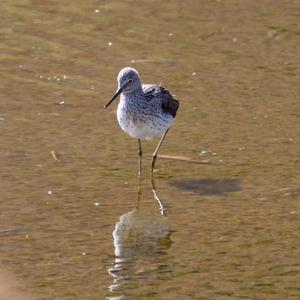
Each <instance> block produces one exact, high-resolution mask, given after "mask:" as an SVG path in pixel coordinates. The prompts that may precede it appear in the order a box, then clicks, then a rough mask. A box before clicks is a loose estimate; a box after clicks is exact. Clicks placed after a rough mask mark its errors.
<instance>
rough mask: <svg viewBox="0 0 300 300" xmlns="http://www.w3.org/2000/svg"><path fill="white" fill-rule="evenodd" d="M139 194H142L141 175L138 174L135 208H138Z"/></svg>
mask: <svg viewBox="0 0 300 300" xmlns="http://www.w3.org/2000/svg"><path fill="white" fill-rule="evenodd" d="M141 195H142V187H141V176H139V177H138V196H137V201H136V209H138V208H139V205H140V200H141Z"/></svg>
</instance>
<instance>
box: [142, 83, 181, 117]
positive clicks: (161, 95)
mask: <svg viewBox="0 0 300 300" xmlns="http://www.w3.org/2000/svg"><path fill="white" fill-rule="evenodd" d="M143 92H144V96H145V97H146V98H147V99H148V101H151V100H154V99H160V101H161V108H162V109H163V111H164V112H165V113H169V114H171V115H172V116H173V117H175V116H176V112H177V110H178V107H179V100H177V99H176V97H175V96H173V95H172V94H171V93H170V92H169V91H168V90H167V89H166V88H164V87H163V86H162V85H156V84H143Z"/></svg>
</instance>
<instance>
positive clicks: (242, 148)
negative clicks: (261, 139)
mask: <svg viewBox="0 0 300 300" xmlns="http://www.w3.org/2000/svg"><path fill="white" fill-rule="evenodd" d="M245 149H246V147H238V150H239V151H243V150H245Z"/></svg>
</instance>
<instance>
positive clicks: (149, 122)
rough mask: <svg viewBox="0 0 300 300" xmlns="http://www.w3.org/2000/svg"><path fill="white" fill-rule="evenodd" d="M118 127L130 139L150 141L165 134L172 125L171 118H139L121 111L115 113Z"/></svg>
mask: <svg viewBox="0 0 300 300" xmlns="http://www.w3.org/2000/svg"><path fill="white" fill-rule="evenodd" d="M117 117H118V122H119V125H120V127H121V128H122V129H123V130H124V131H125V132H126V133H127V134H129V135H130V136H131V137H134V138H138V139H151V138H153V137H155V136H158V135H160V134H162V133H163V132H165V131H166V130H167V129H168V128H169V127H170V126H171V125H172V123H173V121H174V119H173V117H172V116H170V117H169V116H168V115H166V116H159V117H155V116H150V117H145V118H139V117H137V116H136V115H134V114H126V113H124V112H122V111H121V110H120V111H119V110H118V113H117Z"/></svg>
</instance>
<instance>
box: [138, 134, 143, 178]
mask: <svg viewBox="0 0 300 300" xmlns="http://www.w3.org/2000/svg"><path fill="white" fill-rule="evenodd" d="M138 144H139V170H138V176H141V175H142V156H143V150H142V143H141V140H140V139H138Z"/></svg>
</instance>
